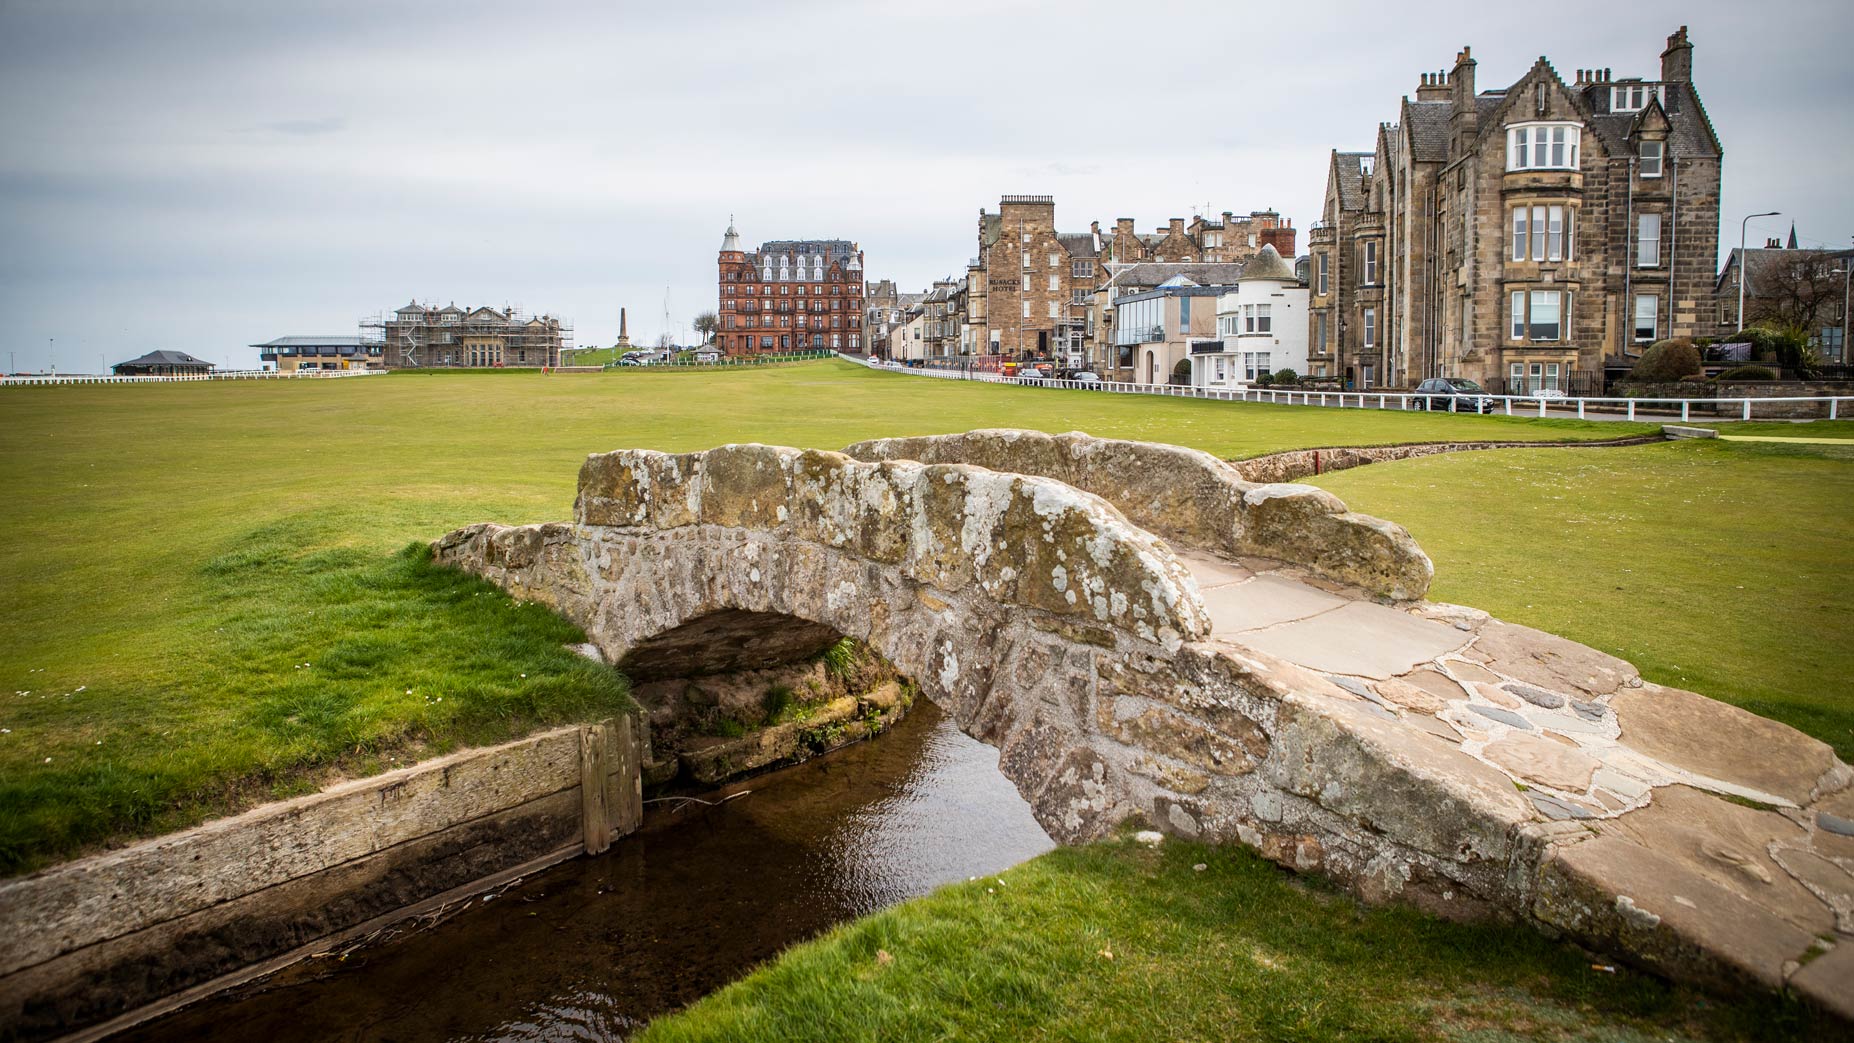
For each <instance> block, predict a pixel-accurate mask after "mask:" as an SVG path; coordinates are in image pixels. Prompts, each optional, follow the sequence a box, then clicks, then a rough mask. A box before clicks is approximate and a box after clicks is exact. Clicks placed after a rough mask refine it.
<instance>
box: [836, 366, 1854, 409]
mask: <svg viewBox="0 0 1854 1043" xmlns="http://www.w3.org/2000/svg"><path fill="white" fill-rule="evenodd" d="M837 357H838V358H841V359H843V360H844V361H846V362H855V363H857V364H859V365H868V363H867V362H865V361H864V360H863V359H860V358H857V357H856V356H853V355H844V354H841V353H839V354H838V356H837ZM879 368H880V369H882V370H883V371H885V372H891V373H907V374H910V375H912V376H917V377H937V378H939V379H941V380H977V381H983V382H985V383H989V384H1018V385H1023V386H1026V387H1049V388H1069V389H1074V390H1087V391H1112V392H1117V393H1120V394H1128V395H1159V396H1163V397H1166V398H1203V399H1211V400H1213V401H1220V402H1270V403H1273V404H1275V405H1287V406H1326V407H1329V408H1338V409H1400V410H1420V409H1424V408H1427V406H1428V405H1429V403H1430V402H1431V401H1438V400H1441V399H1442V398H1443V396H1441V395H1418V394H1415V393H1413V392H1409V391H1386V392H1378V391H1302V390H1299V389H1289V390H1277V389H1274V388H1261V387H1235V388H1205V387H1192V386H1188V385H1180V384H1128V383H1122V382H1119V381H1112V380H1101V381H1092V380H1091V381H1086V382H1084V381H1079V380H1054V379H1044V378H1041V377H1007V376H1004V375H1002V374H999V373H990V372H985V371H981V370H959V369H913V368H911V367H905V366H903V367H894V366H886V365H885V366H881V367H879ZM1472 397H1474V398H1481V399H1487V400H1490V401H1491V402H1492V403H1493V406H1492V407H1491V409H1492V411H1493V412H1497V413H1503V414H1504V415H1506V416H1567V415H1571V414H1573V413H1574V414H1575V415H1576V416H1577V417H1578V418H1579V419H1583V418H1584V417H1586V416H1587V415H1589V414H1590V413H1599V414H1603V415H1605V416H1612V417H1613V416H1615V415H1618V414H1619V415H1620V416H1621V417H1622V418H1625V419H1628V420H1634V419H1635V416H1636V412H1637V411H1638V409H1639V410H1640V411H1641V412H1643V413H1649V414H1652V415H1654V416H1655V417H1657V418H1663V417H1666V416H1671V415H1673V414H1675V413H1678V414H1679V415H1680V419H1682V420H1690V419H1692V418H1693V416H1694V415H1695V414H1697V415H1699V416H1701V417H1703V418H1705V419H1710V420H1750V419H1752V409H1751V407H1752V404H1753V403H1758V404H1765V405H1776V404H1778V403H1796V402H1813V403H1818V404H1822V405H1825V407H1826V411H1827V417H1828V419H1830V420H1835V419H1838V418H1839V416H1840V410H1841V408H1842V407H1843V406H1854V395H1817V396H1798V397H1783V398H1778V397H1772V398H1571V397H1568V396H1560V395H1475V396H1472ZM1447 401H1448V406H1447V407H1446V411H1447V412H1450V413H1454V412H1473V410H1472V409H1471V408H1463V409H1461V410H1457V409H1456V400H1455V399H1453V398H1450V399H1447ZM1419 403H1420V404H1419ZM1443 409H1444V407H1442V406H1440V405H1437V406H1436V410H1437V411H1443ZM1548 409H1549V410H1550V411H1551V412H1550V413H1547V410H1548ZM1766 415H1768V414H1766ZM1785 419H1794V418H1793V417H1786V418H1785Z"/></svg>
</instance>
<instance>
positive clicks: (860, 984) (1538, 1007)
mask: <svg viewBox="0 0 1854 1043" xmlns="http://www.w3.org/2000/svg"><path fill="white" fill-rule="evenodd" d="M1198 864H1201V865H1204V866H1205V869H1204V870H1203V871H1201V872H1200V871H1197V870H1195V869H1194V868H1193V866H1194V865H1198ZM1109 954H1111V956H1110V955H1109ZM1831 1030H1832V1026H1830V1025H1828V1024H1825V1023H1823V1022H1820V1021H1818V1020H1816V1019H1814V1018H1813V1017H1812V1016H1811V1015H1810V1014H1809V1013H1808V1012H1806V1011H1804V1010H1803V1009H1801V1008H1800V1007H1799V1006H1798V1005H1796V1004H1794V1003H1788V1002H1785V1001H1782V1000H1779V999H1776V998H1767V999H1763V1000H1756V1001H1747V1002H1742V1003H1734V1004H1727V1003H1720V1002H1719V1001H1716V1000H1713V999H1710V998H1708V997H1705V996H1702V995H1699V994H1697V993H1694V992H1692V991H1690V990H1686V989H1681V988H1676V987H1674V986H1670V985H1667V984H1665V983H1662V982H1660V981H1657V980H1655V979H1652V978H1649V977H1646V976H1643V975H1638V974H1633V973H1631V972H1629V971H1627V970H1626V969H1624V970H1618V971H1615V972H1613V973H1612V972H1608V971H1603V970H1599V969H1597V968H1596V967H1593V966H1592V964H1591V962H1590V960H1589V958H1588V957H1586V956H1584V955H1582V954H1581V953H1579V952H1578V951H1577V950H1576V949H1573V948H1572V947H1570V946H1566V945H1559V944H1555V943H1552V942H1549V941H1547V940H1545V939H1544V938H1543V937H1542V936H1540V935H1539V934H1538V933H1537V932H1534V931H1531V930H1528V929H1525V928H1519V927H1511V926H1507V927H1496V926H1464V925H1460V924H1450V923H1445V922H1442V921H1440V920H1437V919H1435V918H1433V917H1429V916H1426V915H1423V914H1421V913H1418V912H1416V911H1414V910H1412V909H1409V908H1403V907H1387V908H1375V909H1367V908H1363V907H1361V906H1359V905H1358V904H1357V903H1355V902H1353V901H1352V900H1350V899H1349V898H1346V897H1343V896H1341V895H1338V894H1335V893H1332V892H1331V891H1329V890H1326V889H1325V888H1324V887H1323V886H1322V885H1321V883H1320V882H1319V881H1318V880H1312V879H1306V878H1292V877H1289V876H1287V875H1286V874H1284V873H1283V872H1281V871H1280V870H1278V869H1276V868H1275V867H1273V866H1271V865H1269V864H1268V863H1266V862H1264V861H1262V860H1261V859H1260V858H1259V857H1257V856H1255V855H1252V854H1249V853H1247V852H1245V851H1241V850H1233V849H1219V848H1209V847H1203V846H1198V845H1192V844H1184V843H1179V842H1174V841H1168V842H1167V843H1166V844H1165V845H1164V846H1163V847H1162V848H1161V849H1159V850H1157V851H1152V850H1148V849H1145V848H1142V847H1139V846H1137V845H1133V844H1130V843H1127V842H1125V841H1123V840H1121V841H1109V842H1106V843H1102V844H1097V845H1093V846H1090V847H1086V848H1071V849H1063V850H1057V851H1054V852H1052V853H1050V854H1048V855H1045V856H1043V857H1041V858H1038V859H1035V860H1033V861H1031V862H1029V863H1026V864H1024V865H1022V866H1019V867H1017V868H1015V869H1011V870H1009V871H1007V872H1005V873H1001V874H999V875H998V876H995V877H987V878H984V879H982V880H977V881H973V882H969V883H964V884H956V885H953V886H951V887H948V888H944V889H942V890H940V891H938V892H936V893H934V894H933V895H930V896H928V897H927V898H924V899H920V900H917V901H913V902H909V903H906V904H904V905H901V906H898V907H895V908H893V909H889V910H886V911H884V912H881V913H877V914H875V915H874V916H870V917H867V918H865V919H862V920H858V921H856V922H854V923H850V924H847V925H845V926H843V927H840V928H838V929H837V930H835V931H832V932H831V933H829V934H827V935H825V936H824V937H822V938H820V939H818V940H816V941H813V942H810V943H808V944H805V945H801V946H798V947H796V948H794V949H792V950H789V951H788V952H787V953H786V954H784V955H783V956H782V957H780V958H779V959H778V960H776V961H774V962H773V963H771V964H768V965H766V966H764V967H762V968H760V969H759V970H756V971H755V972H753V973H752V974H751V975H749V976H748V977H746V978H745V979H743V980H741V981H739V982H736V983H735V984H733V985H730V986H728V987H727V988H725V989H723V990H721V991H720V992H718V993H715V994H714V995H711V996H709V997H707V998H706V999H703V1000H701V1001H700V1002H698V1003H696V1004H695V1005H694V1006H692V1007H690V1008H688V1009H687V1010H685V1011H683V1012H681V1013H678V1014H673V1015H670V1016H668V1017H665V1018H662V1019H659V1020H658V1021H656V1022H654V1023H653V1024H651V1025H650V1026H649V1028H648V1029H647V1030H646V1031H645V1032H644V1033H643V1034H642V1036H641V1037H639V1038H640V1041H641V1043H692V1041H698V1040H714V1041H720V1040H726V1041H729V1043H755V1041H775V1040H778V1041H788V1040H801V1039H804V1040H810V1039H831V1040H884V1041H888V1040H955V1039H956V1040H1004V1041H1010V1043H1029V1041H1039V1040H1090V1041H1094V1040H1101V1041H1115V1040H1127V1041H1133V1040H1140V1041H1144V1040H1206V1041H1209V1040H1216V1041H1256V1043H1278V1041H1294V1040H1307V1041H1329V1040H1332V1041H1344V1040H1361V1041H1363V1040H1371V1041H1398V1040H1426V1039H1427V1040H1458V1041H1487V1043H1492V1041H1497V1040H1552V1041H1570V1040H1589V1041H1597V1040H1604V1041H1615V1043H1631V1041H1634V1043H1647V1041H1649V1040H1670V1039H1672V1040H1690V1039H1714V1040H1753V1039H1807V1038H1815V1039H1825V1038H1829V1036H1830V1033H1831Z"/></svg>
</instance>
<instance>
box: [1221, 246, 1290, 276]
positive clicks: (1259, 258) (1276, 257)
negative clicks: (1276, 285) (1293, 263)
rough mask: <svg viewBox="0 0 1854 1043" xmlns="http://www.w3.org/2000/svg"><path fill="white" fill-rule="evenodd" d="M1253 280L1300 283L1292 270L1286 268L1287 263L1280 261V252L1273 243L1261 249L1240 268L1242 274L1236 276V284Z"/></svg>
mask: <svg viewBox="0 0 1854 1043" xmlns="http://www.w3.org/2000/svg"><path fill="white" fill-rule="evenodd" d="M1253 279H1273V280H1275V281H1276V282H1299V281H1300V277H1299V276H1297V275H1295V274H1294V269H1292V268H1290V267H1288V263H1287V262H1286V261H1285V260H1282V258H1281V252H1280V251H1279V250H1276V249H1275V246H1274V244H1273V243H1269V244H1268V245H1267V246H1264V247H1262V249H1261V251H1260V252H1258V253H1257V254H1256V255H1255V258H1254V259H1253V260H1251V261H1249V263H1247V264H1245V265H1243V266H1242V274H1241V275H1239V276H1237V281H1238V282H1249V281H1250V280H1253Z"/></svg>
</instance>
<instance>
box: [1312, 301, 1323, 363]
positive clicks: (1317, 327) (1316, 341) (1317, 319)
mask: <svg viewBox="0 0 1854 1043" xmlns="http://www.w3.org/2000/svg"><path fill="white" fill-rule="evenodd" d="M1313 347H1314V350H1315V351H1317V352H1318V353H1319V354H1321V355H1324V354H1326V313H1325V312H1320V313H1319V314H1317V315H1315V316H1314V317H1313Z"/></svg>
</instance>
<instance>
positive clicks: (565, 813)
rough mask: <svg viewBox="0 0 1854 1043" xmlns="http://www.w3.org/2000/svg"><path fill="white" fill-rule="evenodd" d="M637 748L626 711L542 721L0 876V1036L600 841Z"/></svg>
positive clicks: (181, 985) (150, 1007)
mask: <svg viewBox="0 0 1854 1043" xmlns="http://www.w3.org/2000/svg"><path fill="white" fill-rule="evenodd" d="M638 747H639V743H638V737H637V736H636V735H635V733H634V726H633V723H632V721H631V719H630V718H620V719H618V720H615V721H611V722H606V723H604V724H599V725H585V726H573V727H567V728H557V729H554V730H552V731H548V732H544V733H541V734H539V735H534V736H531V737H529V738H526V739H521V740H518V741H516V742H511V743H506V744H503V745H501V746H494V747H489V748H486V749H475V750H465V751H462V752H459V753H454V754H451V755H449V756H445V757H440V758H438V759H436V760H432V761H428V762H426V763H423V764H419V765H416V766H414V767H410V768H404V769H401V770H399V771H394V772H389V773H387V774H385V775H379V776H375V777H372V778H367V779H359V780H356V781H353V782H348V783H343V784H341V785H338V786H335V787H332V788H330V789H327V790H324V791H322V792H320V793H316V794H311V795H309V796H305V797H300V798H297V799H294V800H287V801H282V802H279V803H275V804H269V805H266V806H264V807H261V808H256V809H254V810H252V811H249V812H246V813H244V814H242V815H237V816H233V817H231V818H225V819H219V820H217V821H214V822H209V823H206V824H205V825H202V826H198V827H196V828H193V829H189V830H185V831H182V832H179V833H172V834H168V835H166V836H162V837H157V838H155V839H152V840H148V841H143V842H141V843H138V844H134V845H132V846H130V847H126V848H122V849H120V850H116V851H109V852H105V853H103V854H99V855H93V856H90V857H88V858H83V859H79V860H77V861H74V862H66V863H63V864H61V865H57V866H54V867H52V868H50V869H47V870H44V871H42V872H39V873H35V874H33V875H31V876H28V877H23V878H20V879H16V880H8V881H5V882H3V883H0V939H3V941H0V1026H3V1027H4V1035H5V1036H6V1038H9V1039H17V1040H38V1039H50V1038H54V1037H58V1036H60V1035H64V1034H67V1033H71V1032H74V1031H76V1030H82V1029H88V1030H89V1031H85V1032H83V1033H82V1035H83V1036H85V1037H87V1038H96V1037H98V1036H100V1035H101V1034H103V1032H105V1031H113V1030H116V1029H120V1028H122V1027H126V1025H128V1024H131V1023H133V1022H135V1021H139V1020H142V1019H143V1018H146V1017H151V1016H154V1015H156V1014H159V1013H163V1012H165V1011H166V1010H169V1009H172V1008H173V1007H175V1006H179V1005H180V1004H181V1003H183V1002H186V1001H188V1000H191V999H195V998H198V997H200V996H203V995H207V994H210V993H211V992H215V991H218V990H219V989H221V988H225V987H229V986H230V985H233V984H237V983H238V982H239V981H243V980H248V979H249V978H251V977H254V976H256V975H258V974H261V973H268V972H269V971H270V970H274V969H276V968H277V967H279V966H282V965H284V964H287V963H289V962H291V961H293V960H294V959H298V958H301V957H302V956H304V955H307V954H308V953H309V952H312V951H315V948H316V947H321V946H326V945H329V944H333V943H335V942H336V941H338V940H339V939H341V938H343V937H348V936H358V935H361V934H365V933H368V932H370V931H372V930H375V929H377V928H378V927H380V926H383V925H384V924H386V923H390V922H392V921H393V920H395V919H399V918H401V917H403V916H405V915H409V914H411V913H413V912H415V911H417V910H418V909H419V908H420V907H421V906H422V905H425V904H429V903H431V902H433V901H434V900H438V901H445V900H450V899H453V898H460V897H463V896H466V895H468V894H471V893H473V892H475V891H477V890H481V889H484V888H486V887H489V886H495V885H496V884H498V883H500V882H501V880H503V879H505V878H512V875H515V874H519V873H521V872H527V871H531V870H533V869H536V868H539V867H540V866H542V865H545V864H550V863H552V862H557V861H561V860H563V859H565V858H569V857H571V856H573V855H575V854H578V853H579V852H581V851H582V850H586V849H587V848H589V847H590V848H591V849H593V850H603V849H604V848H605V847H606V846H608V845H609V844H610V841H611V839H612V838H613V837H615V836H622V835H624V834H627V833H630V832H631V831H632V830H634V829H636V828H637V824H638V821H639V819H640V818H641V816H642V804H641V800H642V789H641V784H640V779H639V766H640V761H641V757H640V750H639V748H638ZM594 778H596V779H599V780H600V783H599V785H598V787H597V788H596V789H595V790H594V791H592V792H591V793H590V794H588V792H587V790H586V789H585V787H584V786H583V785H582V780H590V779H594Z"/></svg>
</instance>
